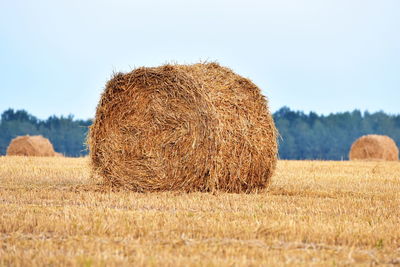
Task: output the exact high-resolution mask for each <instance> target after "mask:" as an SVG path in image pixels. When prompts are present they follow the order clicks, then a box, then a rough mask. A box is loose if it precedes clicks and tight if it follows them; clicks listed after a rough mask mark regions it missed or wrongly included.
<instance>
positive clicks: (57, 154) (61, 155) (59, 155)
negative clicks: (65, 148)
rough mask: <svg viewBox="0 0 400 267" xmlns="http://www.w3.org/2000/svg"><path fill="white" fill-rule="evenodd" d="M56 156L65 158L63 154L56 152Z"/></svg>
mask: <svg viewBox="0 0 400 267" xmlns="http://www.w3.org/2000/svg"><path fill="white" fill-rule="evenodd" d="M54 156H55V157H61V158H62V157H64V155H63V154H62V153H58V152H54Z"/></svg>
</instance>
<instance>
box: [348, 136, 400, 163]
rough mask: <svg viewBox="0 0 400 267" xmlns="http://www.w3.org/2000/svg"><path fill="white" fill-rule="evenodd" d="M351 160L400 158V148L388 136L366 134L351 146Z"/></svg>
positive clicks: (389, 159) (392, 159)
mask: <svg viewBox="0 0 400 267" xmlns="http://www.w3.org/2000/svg"><path fill="white" fill-rule="evenodd" d="M349 159H350V160H386V161H395V160H399V149H398V148H397V145H396V143H395V142H394V141H393V139H391V138H390V137H388V136H384V135H365V136H362V137H360V138H359V139H357V140H356V141H355V142H354V143H353V144H352V146H351V149H350V153H349Z"/></svg>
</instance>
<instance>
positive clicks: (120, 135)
mask: <svg viewBox="0 0 400 267" xmlns="http://www.w3.org/2000/svg"><path fill="white" fill-rule="evenodd" d="M276 139H277V131H276V128H275V125H274V122H273V118H272V116H271V114H270V112H269V110H268V106H267V101H266V99H265V97H264V96H263V95H262V94H261V93H260V90H259V88H257V86H256V85H254V84H253V83H252V82H251V81H250V80H248V79H245V78H243V77H241V76H239V75H237V74H235V73H233V72H232V71H231V70H230V69H228V68H224V67H221V66H219V65H218V64H216V63H209V64H195V65H164V66H161V67H157V68H144V67H142V68H138V69H136V70H134V71H132V72H130V73H127V74H122V73H118V74H116V75H115V76H114V77H113V78H112V79H111V80H110V81H109V82H108V83H107V85H106V88H105V91H104V92H103V94H102V97H101V100H100V103H99V105H98V107H97V111H96V118H95V120H94V123H93V125H92V126H91V128H90V134H89V138H88V144H89V148H90V159H91V165H92V173H93V176H95V177H101V178H102V179H103V182H104V184H106V185H108V186H116V187H124V188H126V189H129V190H134V191H139V192H149V191H165V190H179V191H186V192H190V191H215V190H220V191H225V192H254V191H257V190H259V189H263V188H266V187H267V186H268V185H269V182H270V179H271V176H272V174H273V172H274V170H275V166H276V161H277V140H276Z"/></svg>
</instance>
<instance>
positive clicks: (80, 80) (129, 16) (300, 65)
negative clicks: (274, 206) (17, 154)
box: [0, 0, 400, 118]
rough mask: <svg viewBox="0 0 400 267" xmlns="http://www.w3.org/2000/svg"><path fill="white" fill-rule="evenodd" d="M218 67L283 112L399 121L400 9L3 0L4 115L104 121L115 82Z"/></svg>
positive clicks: (353, 4) (380, 3)
mask: <svg viewBox="0 0 400 267" xmlns="http://www.w3.org/2000/svg"><path fill="white" fill-rule="evenodd" d="M199 60H208V61H218V62H219V63H221V64H222V65H225V66H229V67H231V68H232V69H233V70H234V71H236V72H237V73H239V74H241V75H243V76H245V77H248V78H250V79H252V80H253V81H254V82H255V83H256V84H257V85H258V86H259V87H261V88H262V90H263V93H264V94H265V95H267V96H268V98H269V100H270V106H271V108H272V110H273V111H275V110H277V109H279V108H280V107H282V106H288V107H290V108H292V109H296V110H303V111H306V112H308V111H316V112H318V113H324V114H328V113H330V112H337V111H348V110H353V109H360V110H369V111H377V110H383V111H386V112H389V113H396V114H399V113H400V1H399V0H274V1H270V0H242V1H236V0H201V1H190V0H159V1H156V0H145V1H134V0H131V1H128V0H108V1H105V0H96V1H95V0H85V1H82V0H68V1H62V0H59V1H54V0H35V1H30V0H26V1H23V0H13V1H6V0H0V112H2V111H3V110H5V109H7V108H9V107H11V108H14V109H26V110H27V111H29V112H30V113H32V114H33V115H36V116H38V117H39V118H47V117H48V116H49V115H53V114H56V115H68V114H74V115H75V117H77V118H90V117H92V116H93V115H94V112H95V108H96V105H97V102H98V100H99V97H100V93H101V92H102V90H103V88H104V84H105V82H106V81H107V80H108V79H109V78H110V76H111V75H112V73H113V72H114V71H123V72H125V71H129V70H131V69H132V68H134V67H138V66H157V65H160V64H163V63H166V62H178V63H195V62H197V61H199Z"/></svg>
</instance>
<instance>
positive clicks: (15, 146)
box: [7, 135, 56, 157]
mask: <svg viewBox="0 0 400 267" xmlns="http://www.w3.org/2000/svg"><path fill="white" fill-rule="evenodd" d="M55 154H56V152H55V151H54V148H53V145H52V144H51V143H50V141H49V140H48V139H47V138H44V137H43V136H41V135H38V136H29V135H27V136H18V137H16V138H14V139H13V140H12V141H11V143H10V145H9V146H8V148H7V155H8V156H37V157H54V156H55Z"/></svg>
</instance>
